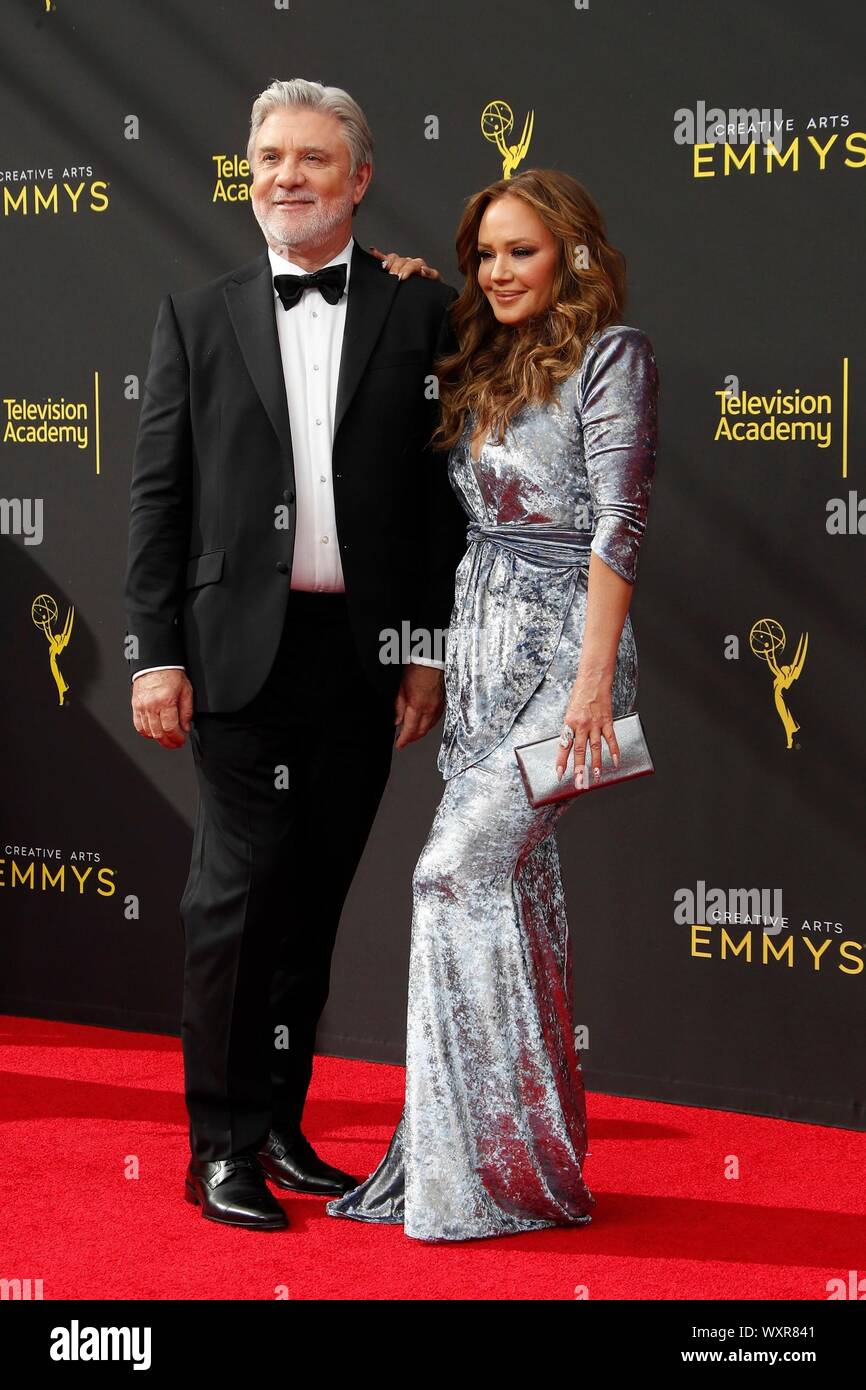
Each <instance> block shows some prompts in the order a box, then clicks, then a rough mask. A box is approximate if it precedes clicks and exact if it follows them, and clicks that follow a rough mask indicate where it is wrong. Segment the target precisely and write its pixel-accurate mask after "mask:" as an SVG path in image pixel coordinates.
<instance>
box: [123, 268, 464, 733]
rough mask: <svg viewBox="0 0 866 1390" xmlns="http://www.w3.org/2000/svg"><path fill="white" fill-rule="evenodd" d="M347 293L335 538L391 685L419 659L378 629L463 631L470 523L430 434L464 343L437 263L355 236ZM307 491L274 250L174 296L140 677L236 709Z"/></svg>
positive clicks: (161, 332) (272, 610) (151, 474)
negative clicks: (436, 373) (426, 265)
mask: <svg viewBox="0 0 866 1390" xmlns="http://www.w3.org/2000/svg"><path fill="white" fill-rule="evenodd" d="M347 294H348V303H347V306H346V321H345V336H344V340H343V351H342V357H341V360H340V371H339V381H338V391H337V408H336V419H335V422H334V446H333V460H332V462H333V467H332V479H333V487H334V503H335V508H336V520H337V534H338V540H339V545H340V559H341V562H342V566H343V574H344V578H345V583H346V601H347V608H348V615H349V620H350V623H351V626H352V632H353V635H354V638H355V641H356V644H357V649H358V654H359V656H360V659H361V663H362V665H363V668H364V670H365V671H366V673H367V675H368V677H369V679H370V681H371V682H372V683H373V684H374V686H376V687H377V688H378V689H379V690H380V691H382V693H383V694H386V695H388V694H393V693H395V692H396V689H397V686H398V684H399V681H400V677H401V675H402V667H401V666H399V665H393V664H392V665H389V664H383V663H382V661H381V660H380V651H381V648H382V646H383V640H384V639H383V638H382V637H381V633H382V632H383V631H384V630H386V629H395V630H396V632H397V633H400V632H401V631H403V630H404V629H403V628H402V626H401V625H402V624H403V623H406V622H408V623H409V629H408V631H409V632H410V633H411V631H413V630H416V629H422V630H427V631H428V632H430V633H431V634H433V633H435V631H436V630H437V629H438V630H440V631H441V630H443V629H445V628H447V627H448V624H449V620H450V616H451V608H452V603H453V598H454V572H455V569H456V567H457V565H458V563H459V561H460V558H461V555H462V554H463V552H464V549H465V542H466V524H467V518H466V515H465V514H464V512H463V510H462V508H461V506H460V504H459V503H458V501H457V498H456V496H455V494H454V492H453V489H452V488H451V486H450V483H449V482H448V477H447V458H446V455H445V454H444V453H443V452H442V451H440V450H432V449H430V448H429V437H430V434H431V432H432V430H433V429H434V427H435V424H436V422H437V419H438V401H437V400H436V399H435V396H434V398H433V399H429V397H430V395H431V392H430V390H429V389H425V378H426V377H428V376H429V375H430V374H431V373H432V371H433V366H432V364H433V359H434V358H435V357H436V356H437V355H438V354H440V353H442V352H444V351H448V350H451V348H452V346H453V335H452V332H451V328H450V324H449V319H448V309H449V307H450V305H451V303H452V301H453V300H454V299H455V298H456V296H457V291H456V290H455V289H453V288H452V287H451V286H449V285H444V284H442V283H441V282H440V281H435V280H434V281H431V280H426V279H423V278H422V277H421V276H412V278H411V279H408V280H403V281H400V280H398V279H397V277H396V276H394V275H390V274H388V273H387V272H386V271H385V270H383V269H382V267H381V265H380V263H379V261H378V260H377V259H376V258H375V257H373V256H371V255H370V254H369V253H368V252H367V251H365V250H364V249H363V247H362V246H360V245H359V243H358V242H357V240H356V241H355V245H354V250H353V253H352V265H351V273H350V277H349V283H348V288H347ZM278 307H279V310H280V312H281V313H282V312H285V311H284V310H283V309H282V307H281V306H278ZM288 312H289V313H292V312H294V310H289V311H288ZM294 503H295V485H294V470H293V461H292V439H291V431H290V427H289V412H288V405H287V402H286V391H285V383H284V380H283V369H282V362H281V359H280V347H279V339H278V336H277V326H276V319H275V313H274V297H273V281H272V272H271V266H270V261H269V259H268V254H267V251H266V250H265V251H263V252H262V253H261V254H260V255H258V256H257V257H256V258H255V259H254V260H252V261H250V262H248V263H247V264H246V265H243V266H241V267H240V269H238V270H234V271H231V272H229V273H228V274H227V275H223V276H220V277H219V278H218V279H216V280H212V281H211V282H210V283H209V284H207V285H204V286H202V287H201V288H199V289H194V290H187V291H184V292H183V293H179V294H173V295H172V294H169V295H167V296H166V297H165V298H164V299H163V300H162V302H161V304H160V306H159V312H158V315H157V320H156V327H155V329H154V333H153V342H152V347H151V356H150V363H149V367H148V372H147V378H146V382H145V388H144V393H143V400H142V407H141V414H140V418H139V426H138V439H137V443H136V448H135V457H134V462H133V476H132V486H131V497H130V526H129V559H128V567H127V574H126V609H127V621H128V632H129V634H130V635H131V636H133V637H135V638H136V639H137V645H136V646H134V647H133V648H132V649H131V650H132V651H134V653H135V655H134V657H133V658H132V659H131V661H130V666H131V671H132V673H133V674H134V673H135V672H136V671H138V670H140V669H141V668H142V667H146V666H167V665H175V664H177V665H183V666H185V667H186V670H187V674H188V675H189V678H190V680H191V681H192V685H193V691H194V697H195V708H196V710H198V711H203V712H208V711H209V712H212V713H229V712H231V711H233V710H237V709H239V708H241V707H242V706H243V705H245V704H246V703H247V702H248V701H249V700H251V699H252V698H253V697H254V696H255V695H256V694H257V693H258V691H259V690H260V689H261V686H262V685H263V683H264V681H265V679H266V677H267V675H268V672H269V671H270V668H271V666H272V664H273V660H274V657H275V655H276V650H277V646H278V644H279V640H280V635H281V631H282V627H283V622H284V617H285V611H286V605H287V602H288V591H289V587H290V581H291V572H292V556H293V546H294V532H295V505H294ZM278 520H279V523H280V524H278ZM428 654H429V655H433V656H435V655H438V654H439V653H437V652H436V651H435V650H431V651H430V652H429V653H428ZM298 660H299V661H303V660H304V654H303V652H299V653H298Z"/></svg>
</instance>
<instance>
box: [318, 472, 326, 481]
mask: <svg viewBox="0 0 866 1390" xmlns="http://www.w3.org/2000/svg"><path fill="white" fill-rule="evenodd" d="M327 481H328V480H327V478H326V477H325V475H324V473H320V474H319V482H320V483H326V482H327Z"/></svg>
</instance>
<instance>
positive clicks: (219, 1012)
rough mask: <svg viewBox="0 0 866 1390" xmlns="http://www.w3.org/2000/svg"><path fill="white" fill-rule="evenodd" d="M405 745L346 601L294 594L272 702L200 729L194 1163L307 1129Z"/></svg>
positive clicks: (187, 1057) (189, 904)
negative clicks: (365, 865)
mask: <svg viewBox="0 0 866 1390" xmlns="http://www.w3.org/2000/svg"><path fill="white" fill-rule="evenodd" d="M394 737H395V728H394V702H393V699H390V698H388V697H386V696H385V695H383V694H381V693H380V692H377V691H376V690H374V689H373V687H372V685H371V684H370V683H369V681H368V680H367V678H366V676H365V675H364V673H363V670H362V668H361V667H360V665H359V663H358V658H357V654H356V651H355V647H354V643H353V639H352V635H351V631H350V629H349V625H348V619H347V613H346V598H345V595H344V594H323V593H306V592H304V591H300V590H294V589H293V590H290V593H289V602H288V611H287V615H286V622H285V627H284V630H283V634H282V639H281V643H280V647H279V650H278V653H277V656H276V659H275V661H274V665H273V668H272V670H271V672H270V674H269V676H268V679H267V681H266V682H265V685H264V686H263V688H262V689H261V690H260V691H259V693H258V695H256V697H255V698H254V699H253V700H252V701H251V702H250V703H249V704H248V705H246V706H245V707H244V708H243V709H241V710H238V711H236V712H234V713H231V714H199V715H196V716H195V719H194V725H193V729H192V731H191V734H190V743H191V747H192V753H193V758H194V760H195V768H196V776H197V780H198V787H199V807H198V814H197V817H196V825H195V835H194V838H193V848H192V859H191V863H190V872H189V878H188V880H187V884H186V888H185V889H184V894H183V898H182V900H181V908H180V912H181V922H182V925H183V931H184V940H185V967H184V988H183V1013H182V1023H181V1037H182V1043H183V1058H184V1080H185V1096H186V1105H187V1110H188V1112H189V1121H190V1130H189V1133H190V1149H191V1151H192V1154H193V1156H194V1157H196V1158H199V1159H205V1160H214V1159H219V1158H226V1157H228V1156H229V1154H232V1153H237V1152H239V1151H240V1150H242V1149H246V1148H248V1147H250V1146H251V1145H254V1144H257V1143H258V1142H259V1141H260V1140H262V1139H263V1138H264V1137H265V1135H266V1134H267V1132H268V1130H269V1129H270V1128H271V1127H272V1126H273V1127H274V1128H276V1129H282V1130H286V1131H288V1132H289V1133H293V1132H297V1130H299V1128H300V1125H301V1117H302V1113H303V1109H304V1101H305V1099H306V1095H307V1090H308V1087H309V1083H310V1076H311V1073H312V1066H313V1051H314V1046H315V1038H316V1025H317V1024H318V1021H319V1017H320V1015H321V1013H322V1010H323V1008H324V1006H325V1001H326V1000H327V997H328V990H329V983H330V967H331V956H332V953H333V948H334V941H335V938H336V934H337V927H338V924H339V920H340V914H341V912H342V909H343V904H344V902H345V899H346V895H347V893H348V891H349V887H350V885H351V882H352V879H353V877H354V874H355V870H356V869H357V866H358V863H359V861H360V858H361V855H362V853H363V850H364V846H365V844H366V842H367V838H368V836H369V833H370V829H371V827H372V824H373V820H374V818H375V815H376V811H377V809H378V806H379V802H380V800H381V797H382V793H383V791H384V789H385V784H386V782H387V780H388V774H389V771H390V766H391V757H392V753H393V747H394Z"/></svg>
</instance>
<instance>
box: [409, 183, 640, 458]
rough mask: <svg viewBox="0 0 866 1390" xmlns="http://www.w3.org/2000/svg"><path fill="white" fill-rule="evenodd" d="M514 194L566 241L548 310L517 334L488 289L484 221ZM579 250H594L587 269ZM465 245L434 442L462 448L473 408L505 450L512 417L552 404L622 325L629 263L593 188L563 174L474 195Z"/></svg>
mask: <svg viewBox="0 0 866 1390" xmlns="http://www.w3.org/2000/svg"><path fill="white" fill-rule="evenodd" d="M506 193H508V194H510V195H511V196H512V197H514V198H522V199H523V201H524V202H525V203H527V204H528V205H529V207H531V208H532V209H533V210H534V211H535V212H536V213H537V214H538V216H539V217H540V218H541V221H542V222H543V223H544V225H545V226H546V227H547V228H548V229H549V230H550V231H551V232H552V233H553V235H554V236H555V237H556V239H557V242H558V248H557V258H556V268H555V270H554V276H553V285H552V291H551V296H550V302H549V304H548V305H547V308H546V310H545V312H544V313H543V314H538V315H536V316H534V317H532V318H530V319H525V320H524V321H523V322H522V323H519V324H516V325H514V326H513V327H512V326H510V325H508V324H502V323H500V322H499V321H498V319H497V318H496V316H495V314H494V313H493V310H492V309H491V307H490V303H489V301H488V299H487V296H486V295H485V294H484V292H483V290H482V289H481V288H480V286H479V284H478V266H479V263H480V259H481V258H480V256H479V255H478V229H479V226H480V223H481V218H482V217H483V216H484V211H485V209H486V208H487V206H488V205H489V204H490V203H491V202H493V201H494V200H495V199H497V198H501V197H502V196H503V195H504V194H506ZM579 246H583V247H585V248H586V252H585V253H584V259H585V260H586V261H588V265H587V268H586V269H583V268H580V269H577V268H575V265H574V253H575V248H576V247H579ZM456 247H457V264H458V265H459V267H460V270H461V273H462V274H463V275H464V276H465V284H464V286H463V290H462V292H461V294H460V296H459V297H458V298H457V299H456V300H455V301H454V303H453V305H452V307H451V311H450V316H451V324H452V327H453V329H454V333H455V336H456V339H457V343H458V348H457V351H456V352H453V353H450V354H448V355H447V356H446V357H442V358H439V360H438V362H437V363H436V364H435V367H434V370H435V371H436V374H437V376H438V378H439V400H440V404H441V408H442V413H441V420H440V423H439V425H438V427H437V429H436V430H435V431H434V433H433V436H432V439H431V443H432V444H433V446H434V447H436V448H441V449H450V448H451V447H452V446H453V445H454V444H456V443H457V441H458V439H459V438H460V436H461V434H462V433H463V429H464V427H465V424H466V412H467V411H469V410H471V411H472V412H473V414H474V415H475V417H476V420H477V423H478V424H479V426H480V427H481V428H482V430H484V429H488V428H489V429H490V430H491V437H494V431H495V438H496V439H497V440H498V441H499V442H501V441H502V439H503V436H504V433H505V428H506V426H507V424H508V422H509V420H510V419H511V418H512V416H514V415H516V414H517V412H518V411H519V410H521V409H522V408H523V406H524V405H528V404H530V403H534V404H544V403H545V402H547V401H549V400H550V399H551V397H552V395H553V393H554V389H555V387H556V385H557V384H558V383H559V382H561V381H564V380H565V379H566V377H568V376H570V375H571V374H572V372H574V371H576V370H577V368H578V367H579V366H580V363H581V360H582V358H583V354H584V351H585V348H586V345H587V343H588V341H589V339H590V338H591V337H592V335H593V333H595V331H596V330H597V329H599V328H604V327H605V326H606V325H607V324H609V323H617V322H620V321H621V318H622V313H623V309H624V306H625V294H626V270H625V267H626V263H625V257H624V256H623V254H622V252H621V251H618V250H617V249H616V248H615V247H614V246H611V245H610V243H609V242H608V240H607V235H606V231H605V224H604V219H603V218H602V215H601V212H600V211H599V209H598V207H597V205H596V203H595V202H594V200H593V199H592V198H591V197H590V195H589V193H587V191H586V189H585V188H584V187H583V185H582V184H579V183H578V182H577V179H573V178H572V177H571V175H570V174H564V173H562V172H561V171H560V170H558V169H526V170H525V171H524V172H523V173H522V174H517V175H516V176H515V177H514V178H511V179H499V180H498V181H497V182H496V183H491V184H488V186H487V187H486V188H482V189H481V191H480V192H479V193H475V194H473V196H472V197H471V198H469V200H468V201H467V204H466V210H465V211H464V213H463V216H462V218H461V219H460V225H459V227H458V229H457V240H456Z"/></svg>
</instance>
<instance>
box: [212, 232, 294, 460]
mask: <svg viewBox="0 0 866 1390" xmlns="http://www.w3.org/2000/svg"><path fill="white" fill-rule="evenodd" d="M223 294H224V296H225V301H226V305H227V306H228V311H229V317H230V318H231V321H232V326H233V327H234V330H235V334H236V335H237V340H238V344H239V346H240V349H241V352H242V353H243V358H244V361H245V363H246V365H247V370H248V372H249V374H250V376H251V377H252V380H253V384H254V386H255V388H256V390H257V391H258V393H259V395H260V396H261V399H262V404H263V405H264V407H265V410H266V411H267V412H268V417H269V419H270V421H271V424H272V425H273V427H274V430H275V431H276V435H277V438H278V439H279V441H280V445H281V448H282V452H283V455H284V456H285V458H286V459H287V460H288V462H289V465H290V467H291V466H292V464H293V458H292V433H291V428H290V426H289V406H288V402H287V400H286V383H285V381H284V379H283V363H282V359H281V357H280V339H279V335H278V333H277V320H276V315H275V313H274V282H273V275H272V273H271V263H270V259H269V257H268V253H267V250H265V251H263V252H262V253H261V255H260V256H257V257H256V259H255V260H254V261H250V262H249V263H248V264H247V265H245V266H242V267H241V268H240V270H238V271H237V272H236V273H235V275H234V277H233V278H232V279H231V280H230V281H229V282H228V284H227V285H226V287H225V289H224V290H223Z"/></svg>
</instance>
